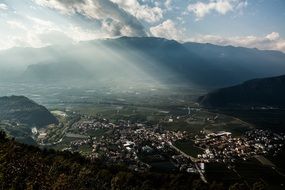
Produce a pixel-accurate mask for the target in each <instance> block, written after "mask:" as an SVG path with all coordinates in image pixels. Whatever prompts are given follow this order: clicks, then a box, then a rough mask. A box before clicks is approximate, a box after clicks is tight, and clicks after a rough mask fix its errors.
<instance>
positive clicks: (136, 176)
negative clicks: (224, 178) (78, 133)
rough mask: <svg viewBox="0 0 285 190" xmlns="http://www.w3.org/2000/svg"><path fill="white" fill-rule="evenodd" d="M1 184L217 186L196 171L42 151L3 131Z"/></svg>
mask: <svg viewBox="0 0 285 190" xmlns="http://www.w3.org/2000/svg"><path fill="white" fill-rule="evenodd" d="M0 186H1V187H2V189H46V190H49V189H62V190H65V189H66V190H76V189H94V190H96V189H100V190H108V189H118V190H120V189H122V190H128V189H130V190H140V189H141V190H144V189H148V190H152V189H197V190H198V189H210V187H211V189H213V188H215V184H213V185H211V186H210V185H208V184H204V183H203V182H202V181H201V180H200V179H199V176H198V175H195V174H186V173H181V174H162V173H148V172H146V173H140V172H132V171H129V170H128V169H126V167H124V166H118V165H114V166H110V167H107V166H106V165H104V164H103V163H102V162H101V161H100V160H96V161H93V162H91V161H90V160H88V159H85V158H83V157H82V156H81V155H80V154H79V153H70V152H56V151H54V150H46V149H44V150H41V149H39V148H36V147H33V146H28V145H24V144H20V143H18V142H16V141H14V140H10V139H8V138H7V137H6V135H5V134H4V133H3V132H1V131H0ZM217 186H218V185H217ZM220 186H221V185H220ZM218 187H219V186H218Z"/></svg>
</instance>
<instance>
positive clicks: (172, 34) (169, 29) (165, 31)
mask: <svg viewBox="0 0 285 190" xmlns="http://www.w3.org/2000/svg"><path fill="white" fill-rule="evenodd" d="M150 32H151V34H152V35H153V36H155V37H161V38H166V39H173V40H177V41H181V40H183V38H184V35H183V33H182V31H180V30H178V29H177V28H176V26H175V24H174V22H173V21H172V20H169V19H168V20H166V21H164V22H163V23H161V24H159V25H157V26H154V27H151V28H150Z"/></svg>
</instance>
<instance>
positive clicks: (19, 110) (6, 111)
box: [0, 96, 58, 127]
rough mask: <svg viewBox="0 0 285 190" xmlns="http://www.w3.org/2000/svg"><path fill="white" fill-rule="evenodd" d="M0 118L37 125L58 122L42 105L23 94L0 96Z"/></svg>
mask: <svg viewBox="0 0 285 190" xmlns="http://www.w3.org/2000/svg"><path fill="white" fill-rule="evenodd" d="M0 120H10V121H16V122H20V123H23V124H27V125H30V126H38V127H42V126H46V125H49V124H57V123H58V121H57V119H56V118H55V117H54V116H53V115H52V114H51V113H50V112H49V111H48V110H47V109H46V108H45V107H44V106H41V105H38V104H37V103H35V102H34V101H32V100H30V99H28V98H26V97H24V96H10V97H0Z"/></svg>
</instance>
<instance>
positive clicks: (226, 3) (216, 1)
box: [187, 0, 247, 20]
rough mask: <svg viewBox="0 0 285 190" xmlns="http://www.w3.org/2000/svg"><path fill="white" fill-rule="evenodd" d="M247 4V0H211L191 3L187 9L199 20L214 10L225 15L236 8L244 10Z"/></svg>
mask: <svg viewBox="0 0 285 190" xmlns="http://www.w3.org/2000/svg"><path fill="white" fill-rule="evenodd" d="M246 6H247V0H210V1H209V2H208V3H204V2H200V1H199V2H197V3H194V4H189V5H188V7H187V9H188V11H189V12H193V13H194V14H195V16H196V18H197V20H201V19H202V18H204V17H205V16H206V15H207V14H209V13H211V12H213V11H215V12H217V13H219V14H222V15H225V14H227V13H228V12H231V11H234V10H242V9H243V8H244V7H246Z"/></svg>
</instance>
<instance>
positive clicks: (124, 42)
mask: <svg viewBox="0 0 285 190" xmlns="http://www.w3.org/2000/svg"><path fill="white" fill-rule="evenodd" d="M0 63H6V64H3V65H0V74H1V75H0V76H1V78H2V80H4V79H5V80H7V78H9V75H10V74H11V73H13V74H14V76H13V79H14V80H16V81H17V80H18V81H23V80H24V81H25V80H28V81H33V82H42V81H45V82H46V81H51V82H54V81H57V82H60V81H69V80H70V79H71V78H72V79H78V80H81V81H82V84H86V83H88V82H92V83H95V84H97V83H100V82H111V83H116V84H123V83H128V82H130V81H132V82H134V83H136V82H146V83H150V84H153V83H154V82H159V83H163V84H167V85H172V84H179V85H180V84H186V85H190V84H195V85H199V86H202V87H206V88H221V87H225V86H230V85H235V84H238V83H241V82H243V81H246V80H249V79H252V78H262V77H271V76H277V75H282V74H284V72H285V54H284V53H281V52H278V51H263V50H258V49H248V48H242V47H233V46H216V45H212V44H199V43H179V42H177V41H174V40H166V39H163V38H154V37H121V38H117V39H105V40H93V41H85V42H80V43H78V44H73V45H68V46H49V47H44V48H14V49H11V50H6V51H2V52H0ZM14 65H17V67H15V66H14ZM13 69H16V70H17V72H16V71H15V72H13ZM1 71H3V72H1ZM7 73H8V74H7ZM15 73H16V74H15ZM19 73H23V74H19ZM15 75H18V78H17V77H15ZM0 80H1V79H0Z"/></svg>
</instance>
